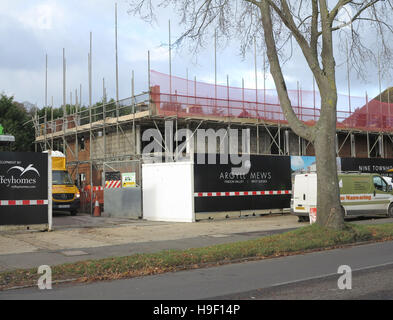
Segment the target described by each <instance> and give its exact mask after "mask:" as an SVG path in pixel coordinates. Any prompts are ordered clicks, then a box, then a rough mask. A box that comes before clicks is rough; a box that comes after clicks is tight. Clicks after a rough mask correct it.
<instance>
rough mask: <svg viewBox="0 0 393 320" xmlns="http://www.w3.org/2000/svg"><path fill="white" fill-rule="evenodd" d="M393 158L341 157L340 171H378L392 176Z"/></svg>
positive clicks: (383, 174)
mask: <svg viewBox="0 0 393 320" xmlns="http://www.w3.org/2000/svg"><path fill="white" fill-rule="evenodd" d="M390 169H393V159H384V158H341V170H342V171H360V172H365V173H378V174H380V175H382V176H389V177H393V170H392V172H389V170H390Z"/></svg>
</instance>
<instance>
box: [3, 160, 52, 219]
mask: <svg viewBox="0 0 393 320" xmlns="http://www.w3.org/2000/svg"><path fill="white" fill-rule="evenodd" d="M33 224H48V154H46V153H33V152H0V225H33Z"/></svg>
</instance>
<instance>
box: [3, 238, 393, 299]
mask: <svg viewBox="0 0 393 320" xmlns="http://www.w3.org/2000/svg"><path fill="white" fill-rule="evenodd" d="M341 265H348V266H350V267H351V269H352V273H353V279H352V289H351V290H339V289H338V280H339V278H340V277H341V276H342V274H339V273H338V268H339V266H341ZM367 271H369V273H367ZM358 272H366V273H365V274H364V275H363V277H362V278H359V277H358V276H357V274H358ZM370 272H371V273H370ZM370 275H371V276H372V277H370V278H368V276H370ZM392 275H393V241H387V242H381V243H373V244H365V245H360V246H353V247H349V248H343V249H335V250H328V251H319V252H313V253H307V254H301V255H294V256H288V257H280V258H275V259H266V260H260V261H251V262H243V263H234V264H228V265H223V266H218V267H210V268H204V269H194V270H187V271H178V272H169V273H165V274H159V275H152V276H146V277H136V278H131V279H122V280H113V281H101V282H94V283H87V284H86V283H84V284H59V285H55V286H53V289H52V290H39V289H38V288H37V287H34V288H33V287H32V288H25V289H18V290H10V291H3V292H0V300H4V299H45V300H50V299H123V300H124V299H130V300H150V299H151V300H163V299H166V300H174V299H176V300H189V299H239V298H240V299H241V298H244V299H253V298H259V297H260V296H258V292H259V294H261V293H264V292H267V293H269V292H271V290H276V289H277V288H281V291H282V292H284V293H285V292H287V291H286V290H285V288H291V286H296V285H297V286H298V285H299V284H301V286H303V291H298V292H297V293H296V290H292V291H288V293H289V292H291V295H290V296H289V297H290V298H293V299H302V298H303V297H305V298H315V299H323V298H324V297H333V298H336V299H340V298H342V299H347V298H348V299H350V298H363V297H368V298H370V297H376V298H380V297H384V298H390V299H391V298H393V297H392V293H393V281H392ZM313 280H314V281H322V286H319V287H318V286H312V287H310V286H308V285H309V281H313ZM326 281H327V282H326ZM305 284H306V285H305ZM298 287H299V286H298ZM318 288H320V289H322V291H319V290H318ZM370 288H371V289H370ZM269 290H270V291H269ZM305 291H307V292H308V293H307V292H305ZM276 292H277V291H276ZM371 293H372V294H371ZM265 297H266V296H265ZM267 297H268V298H269V297H272V296H271V295H268V296H267ZM157 303H162V302H157Z"/></svg>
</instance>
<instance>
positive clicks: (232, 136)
mask: <svg viewBox="0 0 393 320" xmlns="http://www.w3.org/2000/svg"><path fill="white" fill-rule="evenodd" d="M164 131H165V132H164V135H165V137H163V136H162V134H161V131H160V130H158V129H155V128H151V129H147V130H145V131H144V132H143V135H142V141H143V142H149V143H148V144H146V146H145V147H144V148H143V150H142V157H143V158H144V159H145V160H147V159H148V160H150V161H152V162H162V161H163V160H164V159H165V162H173V161H176V162H177V161H186V160H189V155H190V153H191V152H192V151H193V150H194V147H195V141H196V143H197V146H198V152H197V158H196V163H197V164H205V163H206V154H208V156H207V158H208V159H207V164H216V163H217V157H218V156H217V155H219V157H218V158H219V164H231V165H233V167H232V169H231V173H232V174H233V175H245V174H247V173H248V172H249V170H250V167H251V162H250V129H241V130H239V129H232V128H228V129H224V128H221V129H218V130H214V129H212V128H210V129H199V128H198V129H196V130H195V131H194V132H193V131H192V130H190V129H187V128H181V129H178V130H176V132H174V126H173V121H165V130H164ZM240 141H241V143H240ZM176 142H179V143H177V146H176V148H174V143H176ZM239 145H241V149H242V151H241V153H239V152H238V150H239ZM163 154H164V155H165V157H163V156H162V155H163Z"/></svg>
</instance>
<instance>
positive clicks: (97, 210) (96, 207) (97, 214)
mask: <svg viewBox="0 0 393 320" xmlns="http://www.w3.org/2000/svg"><path fill="white" fill-rule="evenodd" d="M93 215H94V217H101V208H100V204H99V203H98V200H96V202H95V205H94V213H93Z"/></svg>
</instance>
